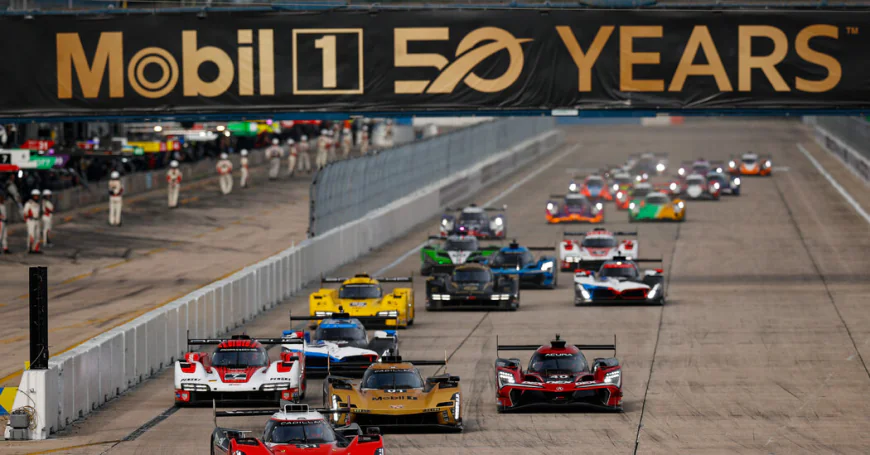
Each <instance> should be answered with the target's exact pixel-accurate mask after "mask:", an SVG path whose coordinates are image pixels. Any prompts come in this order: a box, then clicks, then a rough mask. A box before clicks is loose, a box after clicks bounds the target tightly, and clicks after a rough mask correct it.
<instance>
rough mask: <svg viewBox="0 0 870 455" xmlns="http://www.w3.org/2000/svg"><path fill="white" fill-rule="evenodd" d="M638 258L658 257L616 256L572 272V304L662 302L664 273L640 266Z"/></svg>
mask: <svg viewBox="0 0 870 455" xmlns="http://www.w3.org/2000/svg"><path fill="white" fill-rule="evenodd" d="M638 262H657V263H661V262H662V260H661V259H629V258H625V257H620V256H617V257H615V258H613V260H611V261H606V262H605V263H604V264H602V265H601V268H600V269H598V270H597V271H594V272H593V271H589V270H579V271H577V273H575V274H574V305H576V306H580V305H588V304H593V303H611V302H615V303H629V304H631V303H637V304H654V305H662V304H664V303H665V294H666V291H667V289H666V288H665V277H664V274H663V270H662V269H652V270H644V271H643V272H641V270H640V269H639V268H638V266H637V263H638Z"/></svg>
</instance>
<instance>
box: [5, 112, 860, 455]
mask: <svg viewBox="0 0 870 455" xmlns="http://www.w3.org/2000/svg"><path fill="white" fill-rule="evenodd" d="M567 133H568V137H567V143H568V144H567V146H566V148H565V151H566V152H567V155H566V156H565V157H564V158H561V159H559V160H556V163H555V164H554V165H552V166H548V167H546V168H543V170H540V169H541V168H535V169H529V170H527V171H526V172H520V173H518V174H517V176H516V177H515V178H514V179H510V180H509V181H505V182H504V184H503V185H500V186H499V187H497V188H491V189H489V190H488V191H485V192H484V193H483V194H481V195H480V196H479V197H478V198H476V199H477V201H478V202H484V201H487V200H489V199H491V198H493V197H495V196H497V195H499V193H501V192H502V191H504V189H506V188H510V187H513V188H514V189H515V190H514V191H512V192H511V193H509V194H507V195H506V196H505V197H504V198H503V199H501V200H499V201H498V202H499V203H506V204H508V207H509V208H508V226H509V227H508V229H509V237H516V238H518V239H519V240H520V241H521V242H522V243H526V244H535V245H540V244H545V243H555V242H556V241H557V240H558V239H559V233H560V232H561V231H562V230H563V229H565V227H562V226H547V225H546V224H545V223H544V220H543V218H544V216H543V204H544V203H545V202H546V199H547V195H548V194H550V193H559V192H562V191H564V189H565V186H566V185H567V182H568V180H569V178H570V176H571V174H568V173H567V171H566V169H567V168H597V167H600V166H603V165H605V164H609V163H615V162H621V161H624V159H625V158H626V157H627V156H628V154H630V153H636V152H643V151H647V150H648V151H654V152H660V151H662V152H668V153H669V158H670V162H671V165H672V166H673V165H678V164H679V162H680V161H682V160H689V159H693V158H696V157H699V156H703V157H705V158H708V159H727V158H729V157H730V156H731V155H732V154H737V153H741V152H744V151H746V150H753V151H755V152H758V153H759V154H770V155H771V156H772V159H773V160H774V162H775V163H778V164H783V165H787V166H788V167H789V170H788V172H781V173H779V174H777V175H775V176H774V177H773V178H770V179H765V178H760V179H746V182H745V186H744V190H743V194H742V195H741V196H740V197H738V198H731V197H724V198H723V199H722V200H721V201H719V202H689V203H688V213H687V221H686V222H685V223H683V224H670V223H665V224H656V225H652V224H642V225H631V226H629V224H628V223H627V215H626V214H625V213H624V212H618V213H617V212H616V210H615V209H614V208H613V206H612V204H609V205H608V206H607V208H606V210H607V214H606V217H607V223H606V224H605V226H607V227H609V228H613V229H620V230H629V229H633V228H634V227H635V226H637V229H638V230H639V232H640V234H639V242H640V255H641V256H642V257H662V258H664V259H665V268H666V270H669V271H670V274H669V275H670V276H669V295H668V297H669V301H668V303H667V304H666V305H665V306H664V307H646V306H625V307H619V306H591V307H586V308H575V307H574V306H573V305H572V304H571V301H572V294H571V289H570V282H571V280H570V275H569V274H567V273H566V274H563V275H562V276H561V277H560V281H559V289H557V290H553V291H550V290H540V291H537V290H534V291H532V290H529V291H524V292H523V301H522V305H521V307H520V310H519V311H517V312H504V313H502V312H436V313H428V312H425V311H423V310H422V308H423V301H422V299H423V295H424V291H423V282H422V280H417V281H416V282H415V283H414V285H415V289H416V293H417V299H418V305H419V306H418V309H419V310H420V311H419V313H418V316H417V320H416V322H415V325H414V326H413V327H412V328H411V329H409V330H403V331H401V332H400V334H399V335H400V339H401V340H400V343H401V346H402V354H403V356H404V357H405V358H409V359H410V358H421V359H438V358H443V357H444V355H445V353H446V355H447V356H448V358H449V365H448V366H447V368H446V369H447V371H449V372H450V373H451V374H456V375H459V376H460V377H461V378H462V381H461V385H462V391H463V398H464V400H463V401H464V402H463V405H464V406H465V408H464V411H463V412H464V418H465V432H464V433H463V434H460V435H456V434H390V435H387V436H386V444H387V450H388V452H390V453H408V454H425V453H431V454H443V453H469V452H471V451H474V452H475V453H479V454H490V453H492V454H513V453H517V454H519V453H540V452H544V451H546V452H549V453H578V452H583V453H620V454H630V453H644V454H646V453H722V452H726V451H727V452H729V453H830V452H845V453H866V452H867V451H868V450H870V436H868V435H867V433H866V416H867V415H870V398H868V392H870V374H868V372H867V369H866V367H865V365H864V360H863V359H865V358H867V356H868V355H870V351H868V349H870V313H868V312H867V311H866V309H867V305H868V303H870V300H868V297H867V295H870V293H868V291H870V272H868V270H870V258H868V257H867V254H866V252H867V251H870V235H868V234H870V226H868V224H867V223H866V222H865V221H864V220H863V219H861V218H860V217H859V216H858V215H857V214H856V213H855V212H854V211H852V209H851V208H850V207H849V206H848V205H847V203H846V202H845V201H843V200H842V199H841V198H840V197H839V195H838V194H837V193H836V192H835V190H834V189H833V188H832V187H831V186H830V185H829V184H828V183H827V182H826V181H825V180H824V178H823V177H822V176H821V175H820V174H819V173H818V172H817V171H816V170H815V169H814V168H813V167H812V165H811V164H810V163H809V162H808V161H807V160H806V159H805V158H804V157H803V156H802V155H801V154H800V152H799V151H798V150H797V148H796V146H795V142H796V141H799V142H802V143H805V144H810V141H811V139H810V137H809V135H808V134H807V132H806V131H805V130H804V128H803V127H802V126H801V125H800V124H798V123H797V122H785V121H770V120H765V121H721V120H715V121H714V120H699V121H692V122H688V123H686V124H685V125H683V126H680V127H674V128H660V129H659V128H641V127H635V126H625V125H621V126H595V127H592V128H590V127H571V128H569V129H567ZM558 153H560V152H556V154H558ZM556 154H554V155H553V156H556ZM547 163H549V159H548V160H546V161H545V162H544V163H543V164H544V165H546V164H547ZM533 172H539V174H538V175H535V176H533V177H532V178H529V179H528V181H527V182H525V183H524V184H521V185H516V183H517V182H519V181H520V180H521V179H523V178H524V177H525V176H528V175H530V174H531V173H533ZM514 185H516V186H514ZM852 191H853V192H854V191H856V190H855V189H854V188H853V189H852ZM864 191H866V189H865V190H864ZM436 223H437V220H435V219H432V220H428V221H427V222H426V223H424V224H422V225H421V227H420V229H419V230H418V231H417V232H415V233H413V234H410V235H408V236H406V237H404V238H402V239H399V240H397V241H396V242H394V243H393V244H392V245H389V246H388V247H385V248H382V249H379V250H377V251H374V252H372V253H371V254H370V255H368V256H366V257H364V258H362V259H360V260H358V261H356V262H355V263H353V264H350V265H348V266H346V267H343V268H342V269H341V270H339V271H337V272H336V275H346V274H351V273H356V272H366V271H370V272H373V273H374V272H381V273H387V274H407V273H410V272H412V271H417V270H418V268H419V257H418V255H417V254H414V253H411V254H407V253H408V252H409V251H412V250H415V249H417V248H419V244H420V243H421V242H422V241H423V239H424V238H425V237H426V236H427V235H428V234H429V233H434V230H435V227H436ZM572 230H578V229H574V228H572ZM387 266H391V267H389V269H388V270H385V268H387ZM289 309H292V311H294V312H297V313H298V312H305V311H306V310H307V293H303V294H302V295H300V296H298V297H296V298H294V299H292V301H290V302H287V303H285V304H283V305H281V306H279V307H278V308H276V309H275V310H273V311H272V312H270V313H268V314H265V315H263V316H261V317H259V318H257V319H256V320H254V321H252V322H251V323H250V324H248V325H247V326H246V328H245V330H246V332H247V333H249V334H251V335H255V336H256V335H261V336H274V334H276V333H280V331H281V330H283V329H286V328H287V327H288V325H289V323H288V321H287V319H286V315H287V310H289ZM555 333H560V334H561V335H562V337H563V338H564V339H567V340H569V342H575V343H604V342H608V341H609V340H611V339H612V337H613V335H614V334H616V336H617V347H618V352H617V357H618V358H619V359H620V362H621V364H622V365H623V375H624V377H623V381H624V382H623V384H624V386H623V387H624V389H623V390H624V394H625V401H624V406H625V412H624V413H622V414H613V413H597V412H570V413H566V412H552V413H518V414H506V415H499V414H497V413H496V411H495V390H494V387H495V379H494V377H493V363H494V361H495V357H496V352H495V335H496V334H498V335H499V337H500V340H501V342H503V343H516V344H530V343H544V342H546V341H547V340H549V339H551V338H552V336H553V335H554V334H555ZM862 354H863V355H862ZM593 355H596V353H591V352H590V353H587V356H593ZM523 361H524V363H525V361H526V358H523ZM422 370H423V372H424V374H434V373H435V372H436V370H438V369H436V368H435V367H426V368H423V369H422ZM443 370H444V369H443V368H442V369H441V371H443ZM309 387H310V389H311V390H314V391H319V390H320V384H319V381H310V382H309ZM172 399H173V393H172V372H171V371H169V370H167V371H164V372H163V373H162V374H161V375H159V376H158V377H157V378H155V379H152V380H150V381H147V382H146V383H145V384H143V385H142V386H140V387H139V388H137V389H136V390H134V391H132V392H131V393H129V394H127V395H126V396H124V397H122V398H120V399H118V400H115V401H114V402H112V403H110V404H108V405H107V406H106V407H105V408H104V409H103V410H101V411H99V412H98V413H96V414H94V415H93V416H92V417H90V418H89V419H88V420H86V421H84V422H83V423H81V424H80V425H77V427H76V429H74V430H73V431H71V432H69V433H68V434H65V435H61V437H60V438H59V439H56V440H53V441H47V442H41V443H37V444H32V443H15V444H14V445H11V444H10V448H11V449H12V451H13V452H15V451H24V452H28V451H35V450H37V449H36V448H37V447H39V450H44V449H58V448H60V449H61V451H62V452H63V453H155V452H156V453H185V454H188V453H193V454H195V453H208V445H207V442H208V438H209V435H210V433H211V429H212V428H213V424H212V419H211V409H210V408H198V409H187V408H185V409H180V410H178V411H177V412H172V413H171V414H169V415H167V416H165V418H161V417H160V416H161V414H162V413H165V412H167V410H168V409H170V408H171V407H172ZM308 401H309V402H310V403H312V404H319V401H320V398H319V394H318V393H313V394H311V395H310V396H309V398H308ZM239 423H240V424H242V423H241V422H239ZM243 424H244V425H245V426H250V420H248V421H247V422H244V423H243ZM225 425H227V426H232V425H233V422H226V423H225ZM143 428H144V431H143ZM137 431H138V432H137ZM125 438H127V439H129V440H126V441H125V440H124V439H125ZM84 444H95V445H90V446H85V447H79V448H70V447H74V446H78V445H84ZM4 453H5V451H4Z"/></svg>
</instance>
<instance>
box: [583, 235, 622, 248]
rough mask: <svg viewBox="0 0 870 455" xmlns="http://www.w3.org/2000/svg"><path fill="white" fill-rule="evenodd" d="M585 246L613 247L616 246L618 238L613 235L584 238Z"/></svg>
mask: <svg viewBox="0 0 870 455" xmlns="http://www.w3.org/2000/svg"><path fill="white" fill-rule="evenodd" d="M583 246H584V247H585V248H613V247H615V246H616V239H614V238H613V237H595V238H588V237H587V238H585V239H583Z"/></svg>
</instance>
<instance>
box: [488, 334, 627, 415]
mask: <svg viewBox="0 0 870 455" xmlns="http://www.w3.org/2000/svg"><path fill="white" fill-rule="evenodd" d="M496 349H497V351H496V352H497V353H500V352H501V351H535V353H534V354H532V358H531V359H530V360H529V366H528V368H527V369H526V370H525V371H523V367H522V365H521V364H520V359H517V358H510V359H505V358H500V357H499V358H498V359H496V361H495V385H496V389H495V390H496V392H495V398H496V409H497V410H498V412H500V413H501V412H508V411H513V410H517V409H521V408H526V407H533V406H537V407H543V406H549V407H558V408H564V407H573V406H578V407H579V406H587V407H594V408H599V409H606V410H611V411H622V368H621V367H620V366H619V361H618V360H617V359H615V358H613V357H609V358H596V359H594V360H593V361H592V364H591V365H590V364H589V362H588V361H587V360H586V356H584V355H583V352H582V351H613V352H614V354H615V353H616V337H614V343H613V344H612V345H610V344H593V345H583V344H577V345H569V344H567V343H566V342H565V341H564V340H562V339H561V337H560V336H559V335H558V334H557V335H556V339H555V340H553V341H551V342H550V343H549V344H545V345H537V344H533V345H502V344H499V343H498V339H496ZM499 355H500V354H499Z"/></svg>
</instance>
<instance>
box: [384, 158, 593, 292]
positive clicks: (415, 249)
mask: <svg viewBox="0 0 870 455" xmlns="http://www.w3.org/2000/svg"><path fill="white" fill-rule="evenodd" d="M579 148H580V144H574V146H573V147H571V148H569V149H568V150H565V151H564V152H562V153H560V154H558V155H557V156H556V157H554V158H553V159H551V160H550V161H549V162H548V163H547V164H545V165H543V166H541V167H539V168H537V169H535V170H534V171H532V172H531V173H530V174H529V175H527V176H525V177H523V178H522V180H520V181H518V182H516V183H514V184H513V185H511V186H509V187H507V188H506V189H505V190H504V191H502V192H501V193H499V194H498V195H496V196H495V197H494V198H492V199H490V200H488V201H486V202H484V203H483V206H484V207H487V206H489V205H492V204H494V203H495V202H498V201H500V200H501V199H503V198H504V197H505V196H507V195H509V194H511V193H513V192H514V191H516V190H517V188H519V187H521V186H523V185H525V184H526V183H528V182H529V180H532V179H533V178H535V177H537V176H538V175H540V174H541V173H542V172H544V171H545V170H547V169H549V168H551V167H553V166H554V165H555V164H556V163H558V162H559V161H560V160H561V159H563V158H565V157H566V156H568V155H570V154H572V153H574V152H576V151H577V149H579ZM424 246H426V242H423V243H421V244H419V245H417V246H414V247H413V248H411V249H410V250H408V251H407V252H405V254H403V255H401V256H399V257H398V258H397V259H396V260H395V261H393V262H391V263H389V264H387V265H386V266H384V268H382V269H380V270H378V271H377V272H375V273H374V274H375V275H376V276H381V275H383V274H384V273H386V272H387V271H389V270H390V269H392V268H393V267H395V266H397V265H399V264H401V263H402V262H403V261H404V260H405V259H408V257H410V256H411V255H412V254H414V253H416V252H418V251H420V248H423V247H424Z"/></svg>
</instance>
